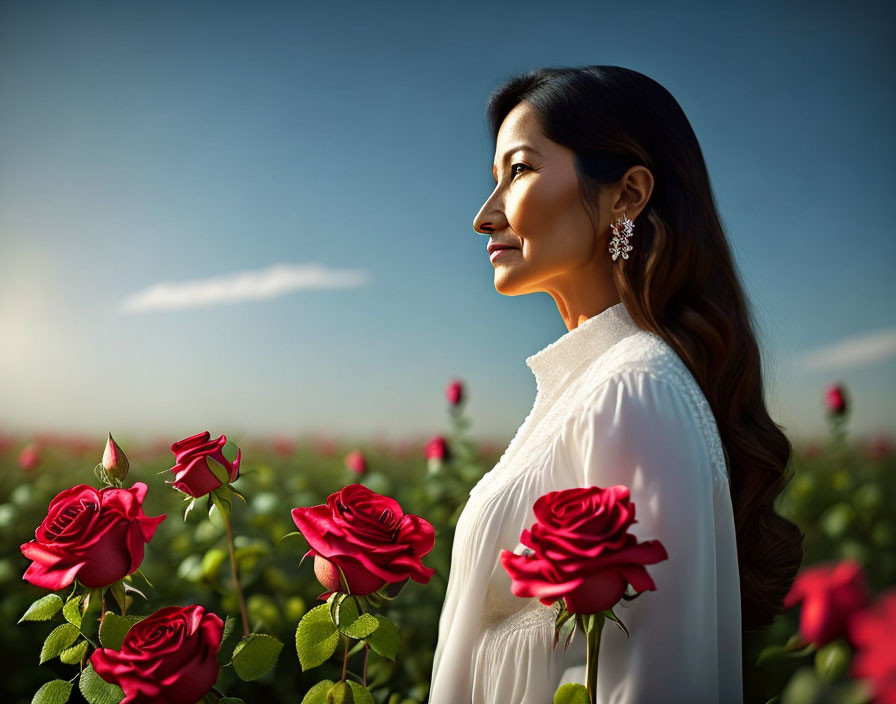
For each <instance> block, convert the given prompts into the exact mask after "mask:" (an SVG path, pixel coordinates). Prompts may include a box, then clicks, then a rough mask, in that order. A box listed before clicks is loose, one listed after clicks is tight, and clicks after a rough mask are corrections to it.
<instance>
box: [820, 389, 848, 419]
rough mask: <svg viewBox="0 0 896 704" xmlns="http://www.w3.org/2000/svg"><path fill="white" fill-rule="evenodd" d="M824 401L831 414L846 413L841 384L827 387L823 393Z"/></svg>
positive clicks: (839, 414) (840, 414)
mask: <svg viewBox="0 0 896 704" xmlns="http://www.w3.org/2000/svg"><path fill="white" fill-rule="evenodd" d="M824 403H825V406H826V407H827V409H828V413H829V414H830V415H832V416H842V415H844V414H845V413H846V397H845V391H844V389H843V386H842V384H834V385H833V386H830V387H828V389H827V391H825V394H824Z"/></svg>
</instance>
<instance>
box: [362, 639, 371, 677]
mask: <svg viewBox="0 0 896 704" xmlns="http://www.w3.org/2000/svg"><path fill="white" fill-rule="evenodd" d="M368 655H370V646H369V645H368V644H367V643H364V678H363V681H362V682H361V684H362V685H364V686H365V687H366V686H367V656H368Z"/></svg>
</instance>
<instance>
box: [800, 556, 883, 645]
mask: <svg viewBox="0 0 896 704" xmlns="http://www.w3.org/2000/svg"><path fill="white" fill-rule="evenodd" d="M870 600H871V595H870V593H869V591H868V585H867V583H866V578H865V573H864V569H863V568H862V565H861V564H860V563H859V562H857V561H856V560H849V559H848V560H843V561H842V562H839V563H837V564H830V563H824V564H820V565H814V566H812V567H807V568H806V569H804V570H802V571H801V572H800V573H799V574H798V575H797V577H796V579H795V580H794V582H793V584H792V585H791V587H790V591H789V592H788V593H787V596H785V597H784V606H785V607H786V608H788V609H789V608H791V607H793V606H796V605H797V604H799V603H801V602H802V605H803V606H802V611H801V613H800V635H801V636H802V638H803V640H805V641H806V642H808V643H814V644H815V645H816V646H818V647H822V646H824V645H826V644H828V643H830V642H831V641H832V640H834V639H836V638H839V637H840V636H842V635H845V634H846V630H847V624H848V622H849V618H850V617H851V616H852V614H854V613H856V612H857V611H860V610H862V609H863V608H865V607H866V606H867V605H868V603H869V602H870Z"/></svg>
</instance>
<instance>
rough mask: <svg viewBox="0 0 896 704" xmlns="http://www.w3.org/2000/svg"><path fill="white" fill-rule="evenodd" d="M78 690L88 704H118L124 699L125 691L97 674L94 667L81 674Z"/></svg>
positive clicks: (85, 669)
mask: <svg viewBox="0 0 896 704" xmlns="http://www.w3.org/2000/svg"><path fill="white" fill-rule="evenodd" d="M78 689H80V690H81V694H82V695H83V696H84V698H85V699H86V700H87V702H88V704H118V703H119V702H120V701H121V700H122V699H124V690H122V688H121V687H119V686H118V685H117V684H112V683H110V682H106V680H104V679H103V678H102V677H100V676H99V675H98V674H96V671H95V670H94V669H93V665H88V666H87V667H85V668H84V670H83V671H82V672H81V678H80V680H79V681H78Z"/></svg>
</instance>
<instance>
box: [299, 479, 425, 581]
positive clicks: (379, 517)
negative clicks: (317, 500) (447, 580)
mask: <svg viewBox="0 0 896 704" xmlns="http://www.w3.org/2000/svg"><path fill="white" fill-rule="evenodd" d="M292 519H293V521H295V524H296V527H297V528H298V529H299V532H301V534H302V535H303V536H304V537H305V539H306V540H307V541H308V544H309V545H310V546H311V549H310V550H309V551H308V552H307V553H305V556H304V557H309V556H313V557H314V572H315V574H316V575H317V577H318V579H319V580H320V582H321V584H323V586H324V587H325V588H326V589H328V590H329V591H328V592H327V593H325V594H323V595H321V597H320V598H323V599H325V598H327V597H328V596H329V595H330V593H331V592H336V591H346V590H349V591H350V592H351V593H352V594H355V595H357V596H364V595H367V594H372V593H373V592H375V591H377V590H378V589H380V588H382V587H383V586H385V585H386V584H390V583H394V582H403V581H405V580H407V579H408V578H410V579H413V580H414V581H416V582H420V583H421V584H426V583H427V582H429V580H430V578H431V577H432V575H433V574H435V570H433V569H431V568H429V567H426V566H425V565H424V564H423V563H422V561H421V558H422V557H423V556H424V555H426V554H427V553H428V552H429V551H430V550H432V548H433V545H434V544H435V530H434V529H433V527H432V525H431V524H430V523H429V522H428V521H426V520H424V519H423V518H420V517H419V516H415V515H413V514H405V513H404V511H402V509H401V506H399V504H398V502H397V501H395V499H391V498H389V497H388V496H382V495H380V494H377V493H375V492H373V491H371V490H370V489H368V488H367V487H366V486H363V485H362V484H351V485H349V486H347V487H345V488H343V489H341V490H340V491H338V492H336V493H335V494H331V495H330V496H329V497H327V503H326V504H322V505H320V506H312V507H309V508H294V509H293V510H292ZM304 557H303V558H302V559H304ZM337 567H338V568H339V569H341V570H342V573H343V574H344V575H345V579H346V580H347V582H348V584H343V582H342V580H341V578H340V575H339V570H338V569H337Z"/></svg>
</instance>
